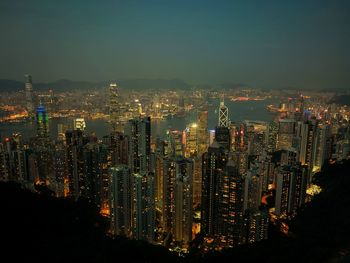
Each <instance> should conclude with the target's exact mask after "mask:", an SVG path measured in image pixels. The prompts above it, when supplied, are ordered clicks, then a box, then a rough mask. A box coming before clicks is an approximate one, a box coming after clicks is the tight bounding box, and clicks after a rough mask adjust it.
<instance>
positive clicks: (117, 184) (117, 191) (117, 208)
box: [109, 165, 132, 237]
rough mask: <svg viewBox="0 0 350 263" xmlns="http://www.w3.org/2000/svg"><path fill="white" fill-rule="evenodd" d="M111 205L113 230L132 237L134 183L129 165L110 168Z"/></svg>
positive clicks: (117, 233)
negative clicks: (132, 183)
mask: <svg viewBox="0 0 350 263" xmlns="http://www.w3.org/2000/svg"><path fill="white" fill-rule="evenodd" d="M109 176H110V179H109V180H110V182H109V207H110V218H111V232H112V234H114V235H121V236H126V237H130V235H131V211H132V210H131V203H132V199H131V198H132V196H131V194H132V191H131V190H132V185H131V175H130V170H129V168H128V166H126V165H117V166H114V167H111V168H110V169H109Z"/></svg>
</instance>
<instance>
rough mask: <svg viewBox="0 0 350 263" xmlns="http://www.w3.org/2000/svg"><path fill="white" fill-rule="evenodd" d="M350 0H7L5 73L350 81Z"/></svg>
mask: <svg viewBox="0 0 350 263" xmlns="http://www.w3.org/2000/svg"><path fill="white" fill-rule="evenodd" d="M349 14H350V1H347V0H343V1H338V0H332V1H331V0H325V1H322V0H320V1H307V0H306V1H298V0H294V1H292V0H291V1H287V0H285V1H262V0H259V1H249V0H247V1H234V0H231V1H214V0H213V1H203V0H202V1H175V0H173V1H166V0H163V1H152V0H147V1H146V0H145V1H141V0H140V1H133V0H126V1H87V0H75V1H49V0H43V1H35V0H34V1H26V0H24V1H15V0H9V1H7V0H1V1H0V32H1V40H0V57H1V59H0V78H10V79H17V80H23V74H25V73H31V74H32V75H33V79H34V81H53V80H57V79H60V78H68V79H73V80H89V81H100V80H109V79H127V78H180V79H184V80H185V81H187V82H189V83H192V84H201V83H209V84H217V83H222V82H231V83H246V84H249V85H253V86H258V87H273V88H283V87H286V86H293V87H297V88H304V87H307V88H318V87H319V88H332V87H334V88H346V87H349V88H350V85H349V83H350V70H349V69H350V51H349V47H350V15H349Z"/></svg>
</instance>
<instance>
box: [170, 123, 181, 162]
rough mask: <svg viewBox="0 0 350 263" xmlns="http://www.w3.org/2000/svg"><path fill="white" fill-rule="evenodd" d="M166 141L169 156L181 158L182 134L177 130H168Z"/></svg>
mask: <svg viewBox="0 0 350 263" xmlns="http://www.w3.org/2000/svg"><path fill="white" fill-rule="evenodd" d="M167 139H168V143H169V145H168V146H169V147H168V148H169V151H168V154H169V156H171V157H175V156H183V144H182V132H181V131H177V130H168V131H167Z"/></svg>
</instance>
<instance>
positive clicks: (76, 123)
mask: <svg viewBox="0 0 350 263" xmlns="http://www.w3.org/2000/svg"><path fill="white" fill-rule="evenodd" d="M73 128H74V130H82V131H84V130H85V128H86V123H85V120H84V118H76V119H74V120H73Z"/></svg>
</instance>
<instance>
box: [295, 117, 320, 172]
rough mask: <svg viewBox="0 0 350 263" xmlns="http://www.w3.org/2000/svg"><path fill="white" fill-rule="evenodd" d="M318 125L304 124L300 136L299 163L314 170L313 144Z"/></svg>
mask: <svg viewBox="0 0 350 263" xmlns="http://www.w3.org/2000/svg"><path fill="white" fill-rule="evenodd" d="M315 129H316V125H315V124H313V123H311V122H310V121H308V122H305V123H302V125H301V134H300V137H301V138H300V147H299V150H300V152H299V161H300V163H301V164H302V165H307V166H308V167H309V168H310V169H311V168H312V167H311V165H312V154H313V143H314V137H315V136H314V135H315Z"/></svg>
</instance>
